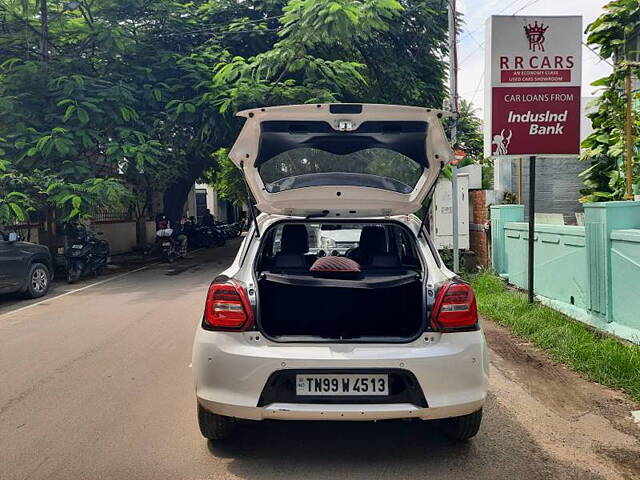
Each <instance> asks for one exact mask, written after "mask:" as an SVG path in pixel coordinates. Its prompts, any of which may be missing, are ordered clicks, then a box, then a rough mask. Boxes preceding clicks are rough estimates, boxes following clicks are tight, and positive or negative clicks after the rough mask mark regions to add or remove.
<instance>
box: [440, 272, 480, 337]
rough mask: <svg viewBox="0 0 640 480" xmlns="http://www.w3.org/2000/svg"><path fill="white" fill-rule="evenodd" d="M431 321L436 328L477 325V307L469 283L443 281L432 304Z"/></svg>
mask: <svg viewBox="0 0 640 480" xmlns="http://www.w3.org/2000/svg"><path fill="white" fill-rule="evenodd" d="M431 318H432V320H431V323H432V324H433V327H434V328H435V329H436V330H469V329H474V328H476V327H477V326H478V307H477V305H476V296H475V295H474V293H473V289H472V288H471V285H468V284H466V283H454V282H451V281H449V282H447V283H445V284H444V285H443V286H442V288H441V289H440V292H439V293H438V298H437V299H436V303H435V304H434V306H433V315H432V316H431Z"/></svg>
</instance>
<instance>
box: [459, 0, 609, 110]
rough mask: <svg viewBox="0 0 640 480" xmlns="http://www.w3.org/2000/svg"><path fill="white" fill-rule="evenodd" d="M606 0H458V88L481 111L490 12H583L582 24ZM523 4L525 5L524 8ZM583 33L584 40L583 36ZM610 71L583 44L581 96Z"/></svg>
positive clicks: (588, 21) (597, 13)
mask: <svg viewBox="0 0 640 480" xmlns="http://www.w3.org/2000/svg"><path fill="white" fill-rule="evenodd" d="M606 3H608V0H457V7H458V10H459V11H460V12H462V13H463V15H464V22H465V24H464V26H463V29H462V32H460V34H459V36H458V65H459V74H458V91H459V95H460V96H461V97H462V98H464V99H466V100H469V101H471V102H472V103H473V105H474V107H476V108H477V109H478V114H480V116H482V115H481V113H482V111H483V109H484V84H485V81H486V78H485V76H484V41H485V22H486V20H487V18H489V17H490V16H491V15H513V14H516V15H582V17H583V18H582V22H583V27H584V28H586V26H587V25H588V24H589V23H591V22H593V20H595V19H596V18H597V17H598V16H599V15H600V14H601V13H602V7H603V6H604V5H605V4H606ZM523 7H524V8H523ZM584 37H585V36H583V41H586V38H584ZM610 72H611V67H610V66H609V65H608V64H607V63H606V62H604V61H602V60H600V59H599V58H598V56H597V55H596V54H595V53H593V52H592V51H590V50H589V49H588V48H587V47H586V46H583V47H582V96H583V97H588V96H592V94H593V92H594V91H595V90H596V88H595V87H592V86H591V85H590V83H591V82H593V81H594V80H597V79H598V78H601V77H604V76H606V75H608V74H609V73H610Z"/></svg>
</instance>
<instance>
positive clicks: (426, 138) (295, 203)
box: [192, 104, 489, 440]
mask: <svg viewBox="0 0 640 480" xmlns="http://www.w3.org/2000/svg"><path fill="white" fill-rule="evenodd" d="M240 115H241V116H243V117H246V118H247V120H246V123H245V125H244V128H243V130H242V131H241V133H240V135H239V137H238V139H237V141H236V143H235V145H234V147H233V149H232V150H231V152H230V157H231V159H232V160H233V161H234V163H235V164H236V165H237V166H238V167H240V168H241V169H242V170H243V171H244V173H245V177H246V180H247V184H248V186H249V188H250V189H251V193H252V194H253V196H254V198H255V199H256V203H257V208H258V209H259V210H260V211H261V212H262V213H261V214H260V216H259V217H258V219H257V226H256V225H252V226H251V229H250V231H249V233H248V234H247V236H246V238H245V239H244V241H243V243H242V246H241V247H240V249H239V251H238V254H237V256H236V258H235V260H234V262H233V264H232V265H231V267H229V268H228V269H227V270H226V271H225V272H223V274H222V275H221V276H219V277H218V278H216V279H214V280H213V282H212V284H211V286H210V287H209V290H208V293H207V297H206V302H205V308H204V314H203V317H202V321H201V324H200V327H199V328H198V329H197V332H196V335H195V341H194V348H193V358H192V362H193V373H194V377H195V391H196V397H197V407H198V421H199V425H200V431H201V432H202V434H203V435H204V437H206V438H208V439H211V440H222V439H224V438H226V437H228V436H229V435H230V434H231V433H232V431H233V429H234V427H235V425H236V423H237V422H236V420H237V419H250V420H263V419H278V420H383V419H422V420H439V422H438V424H439V425H440V426H442V428H443V430H444V432H445V433H446V434H448V435H449V436H450V437H452V438H454V439H456V440H466V439H469V438H471V437H473V436H474V435H475V434H476V433H477V432H478V429H479V427H480V423H481V419H482V407H483V405H484V402H485V399H486V396H487V387H488V376H489V360H488V353H487V346H486V344H485V339H484V335H483V332H482V330H481V327H480V323H479V321H478V313H477V307H476V300H475V296H474V293H473V290H472V288H471V287H470V285H468V284H467V283H465V282H464V281H463V280H462V279H460V278H459V277H458V276H456V275H455V274H454V273H453V272H451V271H449V270H448V269H447V268H446V267H445V266H444V264H443V262H442V260H441V258H440V257H439V255H438V252H437V251H436V249H435V248H434V246H433V242H432V241H431V239H430V237H429V233H428V231H427V229H426V228H425V226H424V225H423V223H422V222H421V220H420V219H419V218H418V217H417V216H416V215H414V213H415V212H417V211H418V210H419V209H420V208H421V206H422V204H423V202H424V200H425V198H426V197H427V196H428V195H429V193H430V192H431V191H432V189H433V187H434V185H435V183H436V181H437V179H438V176H439V175H440V172H441V170H442V168H443V167H444V166H445V165H446V164H447V163H448V162H449V161H450V160H451V159H452V158H453V152H452V150H451V147H450V145H449V144H448V141H447V138H446V136H445V133H444V131H443V127H442V124H441V117H442V116H443V115H446V114H445V113H444V112H440V111H437V110H432V109H427V108H419V107H407V106H395V105H346V104H333V105H297V106H286V107H269V108H263V109H253V110H249V111H244V112H241V113H240ZM338 232H344V233H342V234H339V233H338ZM323 233H326V235H323ZM321 237H326V238H327V241H328V239H333V241H334V243H336V244H337V243H339V242H342V241H343V240H344V242H345V245H344V247H345V248H333V249H332V250H331V251H330V252H328V251H325V249H324V248H315V249H312V248H310V245H309V239H310V238H311V239H312V240H313V239H316V238H321ZM347 243H348V245H347Z"/></svg>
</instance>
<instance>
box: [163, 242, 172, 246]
mask: <svg viewBox="0 0 640 480" xmlns="http://www.w3.org/2000/svg"><path fill="white" fill-rule="evenodd" d="M162 246H163V247H170V246H171V243H169V242H164V243H163V244H162Z"/></svg>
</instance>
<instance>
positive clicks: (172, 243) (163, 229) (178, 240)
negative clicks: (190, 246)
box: [156, 220, 188, 263]
mask: <svg viewBox="0 0 640 480" xmlns="http://www.w3.org/2000/svg"><path fill="white" fill-rule="evenodd" d="M157 228H158V230H157V231H156V240H157V241H158V243H160V247H161V248H162V258H163V259H165V260H166V261H167V262H169V263H172V262H173V261H174V260H176V259H177V258H180V257H183V258H184V257H185V256H186V255H187V241H188V240H187V237H186V235H184V234H181V235H174V229H173V228H171V226H170V224H169V222H168V221H167V220H160V221H159V223H158V226H157Z"/></svg>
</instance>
